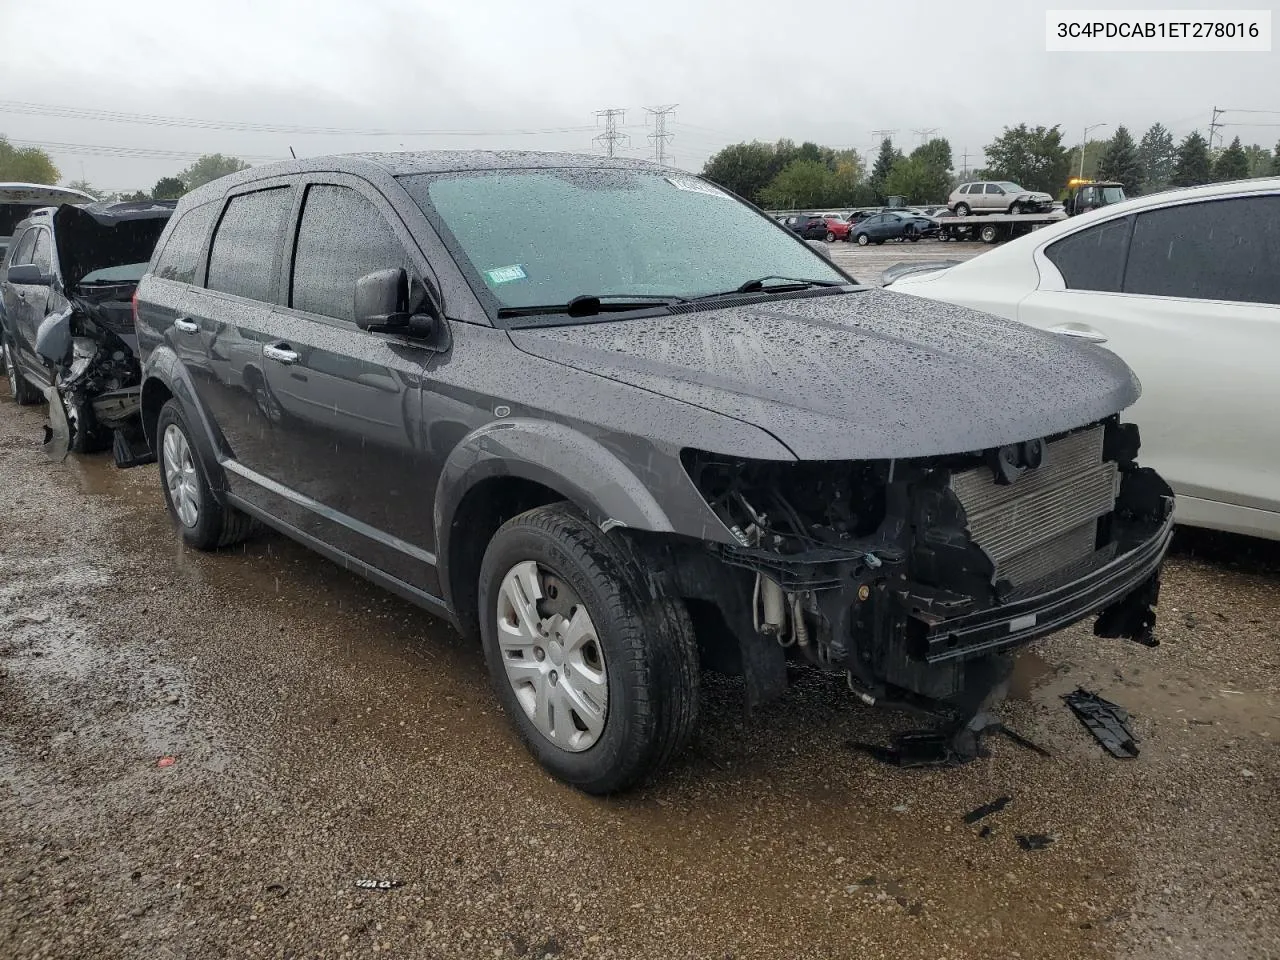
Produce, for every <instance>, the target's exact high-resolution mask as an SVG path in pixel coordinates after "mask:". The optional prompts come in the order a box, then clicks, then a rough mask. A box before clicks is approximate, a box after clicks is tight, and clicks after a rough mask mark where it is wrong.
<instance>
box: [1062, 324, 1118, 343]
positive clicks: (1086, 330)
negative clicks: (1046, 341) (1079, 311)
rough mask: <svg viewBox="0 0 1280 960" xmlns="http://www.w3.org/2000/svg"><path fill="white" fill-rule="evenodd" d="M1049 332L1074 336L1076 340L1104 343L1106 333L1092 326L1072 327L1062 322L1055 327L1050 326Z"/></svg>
mask: <svg viewBox="0 0 1280 960" xmlns="http://www.w3.org/2000/svg"><path fill="white" fill-rule="evenodd" d="M1049 332H1050V333H1060V334H1062V335H1063V336H1064V337H1075V338H1076V339H1078V340H1087V341H1089V342H1090V343H1106V342H1107V336H1106V334H1103V333H1099V332H1098V331H1097V330H1095V329H1093V327H1073V326H1071V325H1070V324H1065V323H1064V324H1062V325H1060V326H1057V327H1050V328H1049Z"/></svg>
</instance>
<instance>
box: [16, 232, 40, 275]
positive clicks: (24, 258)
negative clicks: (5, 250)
mask: <svg viewBox="0 0 1280 960" xmlns="http://www.w3.org/2000/svg"><path fill="white" fill-rule="evenodd" d="M39 232H40V231H39V230H35V229H28V230H27V232H26V233H24V234H23V235H22V239H21V240H19V241H18V246H17V248H16V249H15V250H14V251H13V256H12V257H11V258H10V259H9V266H11V267H12V266H16V265H17V264H20V263H30V262H31V251H32V249H33V248H34V247H35V245H36V234H37V233H39Z"/></svg>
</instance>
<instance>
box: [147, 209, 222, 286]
mask: <svg viewBox="0 0 1280 960" xmlns="http://www.w3.org/2000/svg"><path fill="white" fill-rule="evenodd" d="M217 213H218V205H217V204H216V203H206V204H205V205H204V206H202V207H195V208H194V209H192V210H188V211H187V212H186V213H185V214H183V215H182V219H181V220H179V221H178V223H177V225H176V226H174V228H173V232H172V233H171V234H169V239H168V241H167V242H166V243H165V245H164V252H163V253H161V254H160V257H159V259H157V260H156V268H155V271H154V273H155V275H156V276H157V277H159V278H160V279H162V280H177V281H178V282H179V283H192V282H194V281H195V278H196V265H197V264H198V263H199V261H200V251H201V250H202V249H203V248H204V238H205V236H206V235H207V234H208V232H209V226H210V225H211V224H212V223H213V218H214V217H215V216H216V215H217Z"/></svg>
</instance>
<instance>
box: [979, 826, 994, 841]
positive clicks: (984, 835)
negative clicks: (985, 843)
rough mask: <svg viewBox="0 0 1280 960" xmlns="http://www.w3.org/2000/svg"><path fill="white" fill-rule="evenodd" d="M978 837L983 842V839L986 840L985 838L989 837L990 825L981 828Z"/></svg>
mask: <svg viewBox="0 0 1280 960" xmlns="http://www.w3.org/2000/svg"><path fill="white" fill-rule="evenodd" d="M978 836H980V837H981V838H982V839H983V840H985V839H987V837H989V836H991V825H990V824H987V825H985V826H983V828H982V829H981V830H979V831H978Z"/></svg>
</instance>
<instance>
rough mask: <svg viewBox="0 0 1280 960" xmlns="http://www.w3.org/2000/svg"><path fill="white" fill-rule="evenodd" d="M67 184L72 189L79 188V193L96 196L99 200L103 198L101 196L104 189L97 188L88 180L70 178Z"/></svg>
mask: <svg viewBox="0 0 1280 960" xmlns="http://www.w3.org/2000/svg"><path fill="white" fill-rule="evenodd" d="M67 186H68V187H70V188H71V189H72V190H79V191H80V192H81V193H87V194H88V195H89V196H91V197H96V198H97V199H99V200H103V199H105V197H104V196H103V193H104V191H102V190H99V189H98V188H97V187H95V186H94V185H93V184H91V183H90V182H89V181H88V180H72V181H71V182H70V183H68V184H67Z"/></svg>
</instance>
